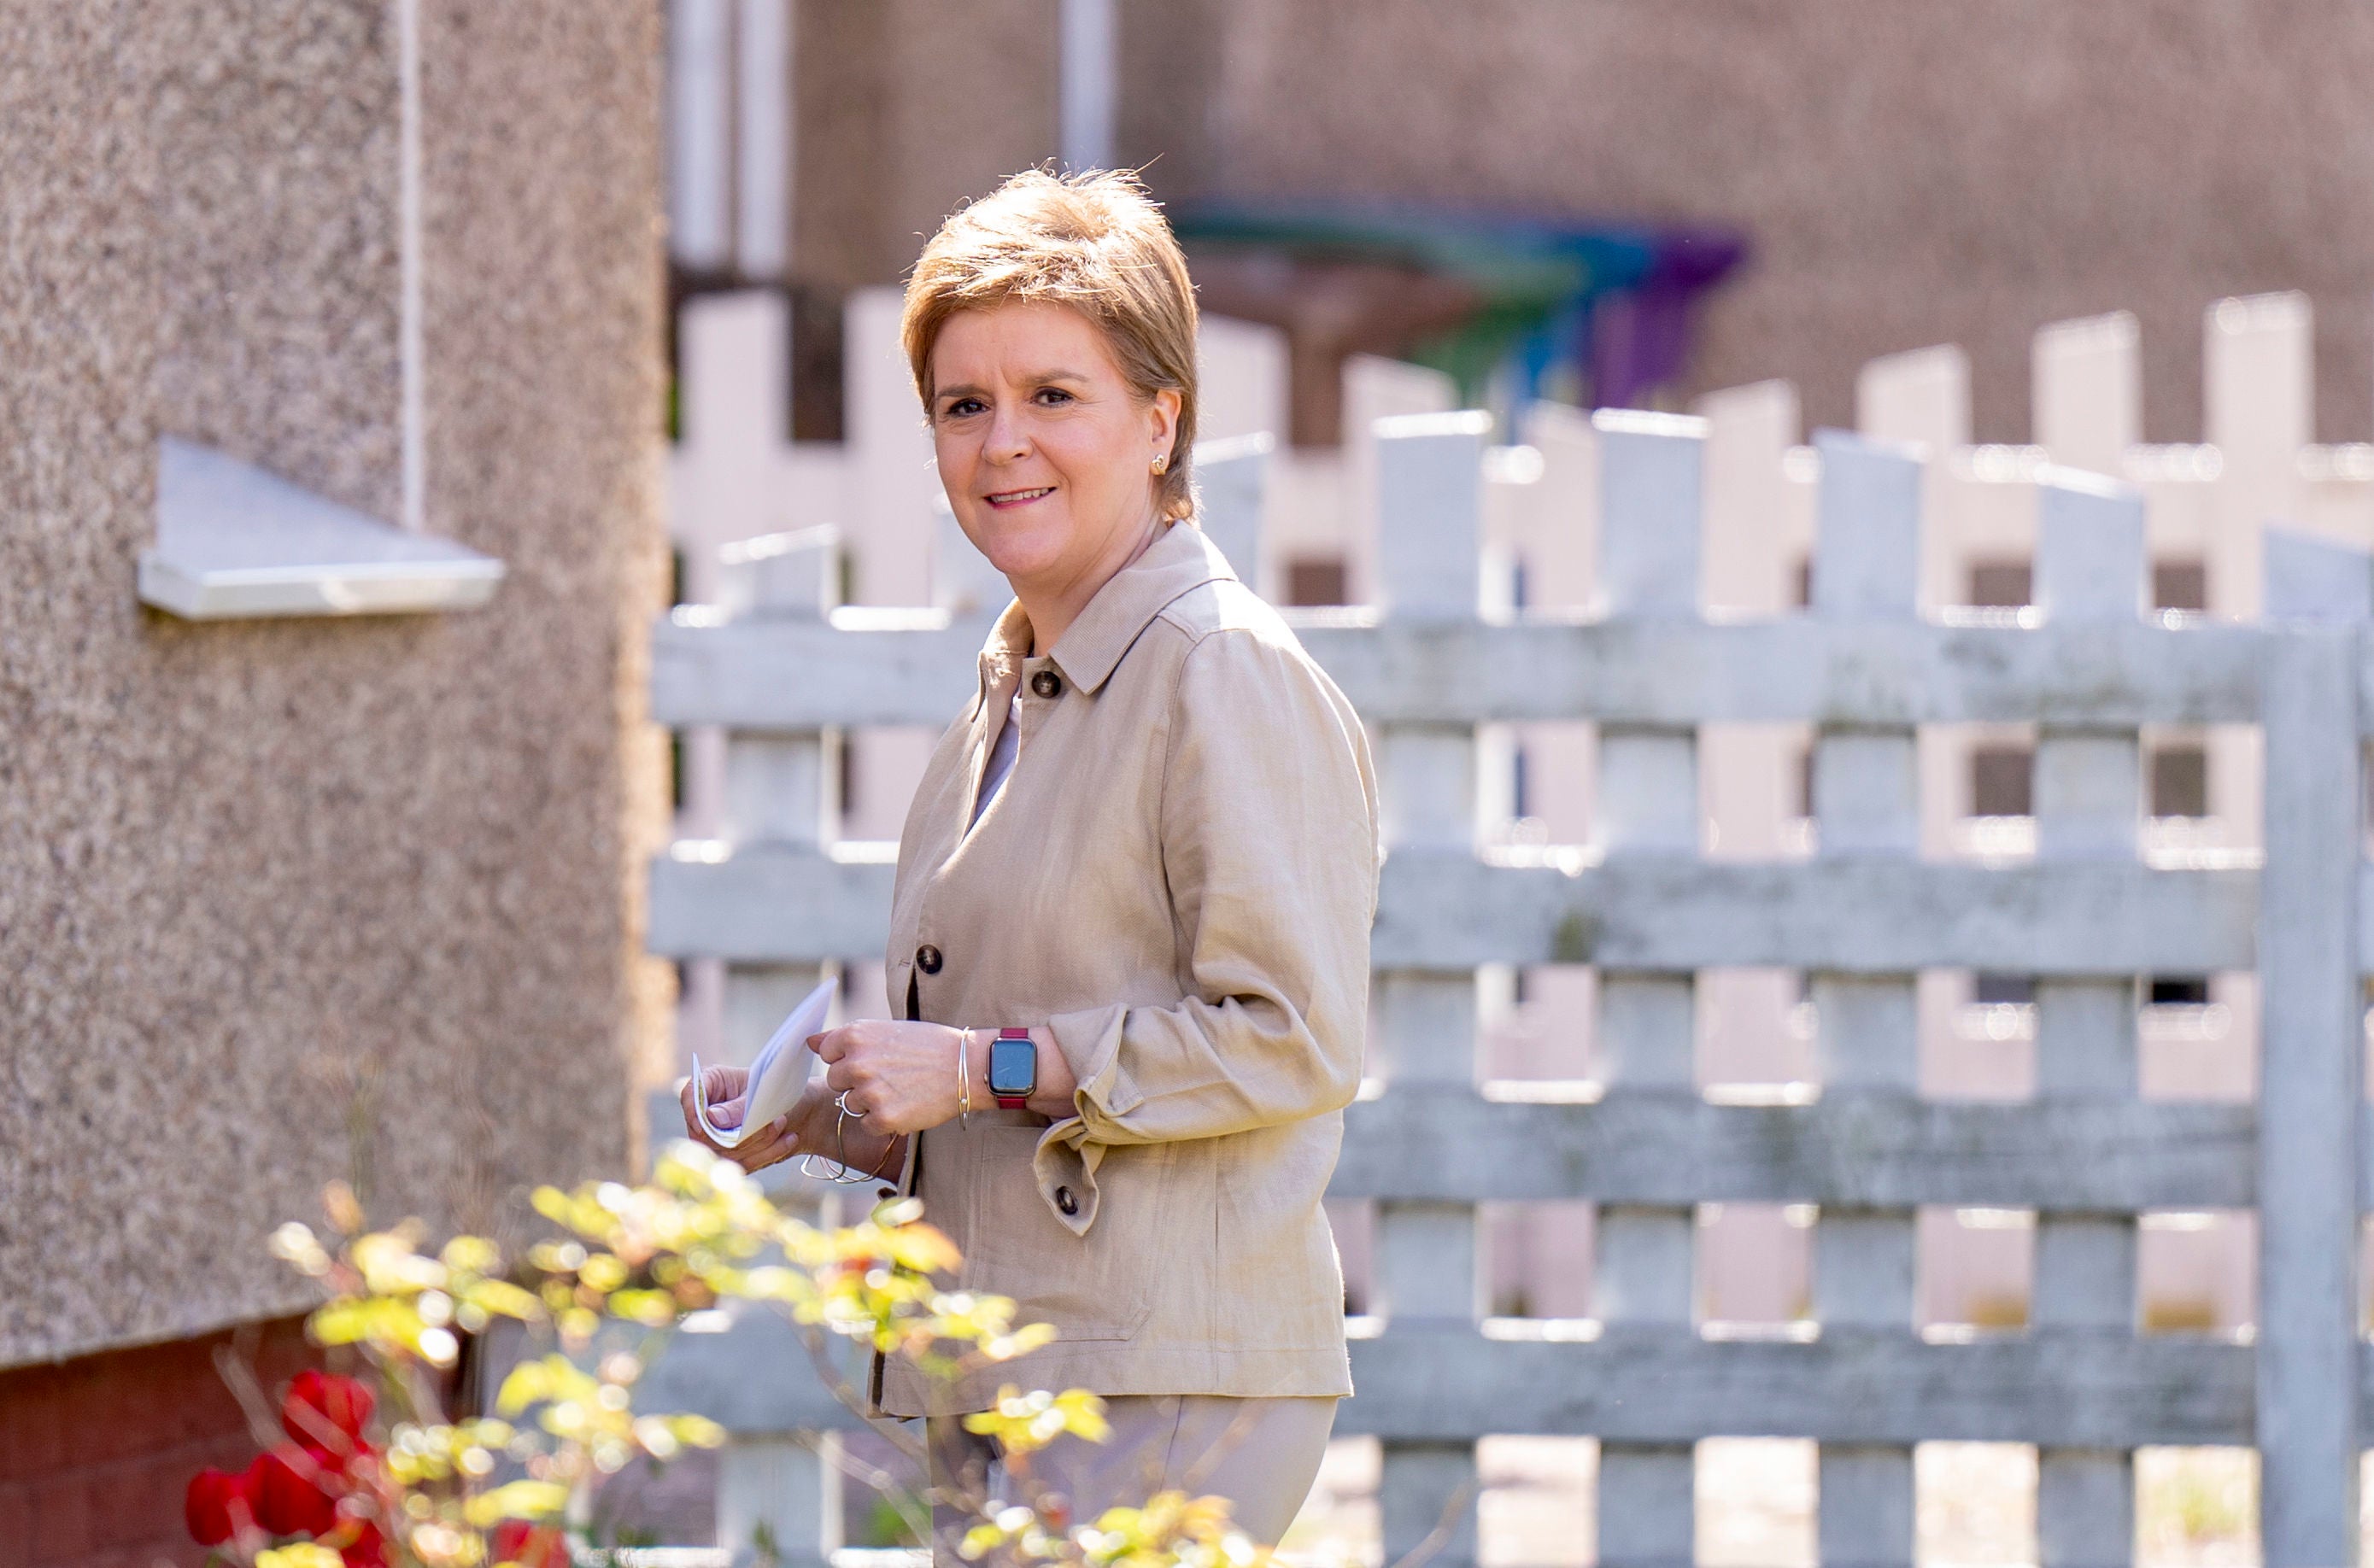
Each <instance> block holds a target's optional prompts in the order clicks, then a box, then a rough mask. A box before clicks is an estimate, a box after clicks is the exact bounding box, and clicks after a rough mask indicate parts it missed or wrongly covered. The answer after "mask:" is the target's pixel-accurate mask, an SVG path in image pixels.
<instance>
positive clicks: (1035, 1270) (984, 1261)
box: [963, 1126, 1210, 1340]
mask: <svg viewBox="0 0 2374 1568" xmlns="http://www.w3.org/2000/svg"><path fill="white" fill-rule="evenodd" d="M1043 1130H1044V1129H1043V1128H1040V1127H1035V1126H992V1127H988V1128H983V1129H981V1130H980V1131H979V1132H977V1133H975V1134H974V1138H975V1140H976V1141H977V1142H978V1144H979V1149H980V1157H979V1162H978V1164H976V1165H975V1167H974V1169H973V1171H972V1173H971V1174H972V1177H973V1180H972V1184H971V1186H972V1190H971V1193H970V1208H969V1212H968V1214H967V1222H968V1223H966V1226H965V1234H966V1237H967V1240H968V1241H969V1242H970V1247H969V1248H968V1250H967V1252H966V1255H965V1264H964V1276H963V1277H964V1284H965V1288H966V1289H967V1290H970V1291H976V1292H981V1293H988V1294H991V1295H1002V1296H1011V1297H1013V1298H1014V1300H1015V1303H1016V1312H1015V1319H1014V1320H1015V1322H1016V1323H1017V1324H1023V1323H1051V1324H1052V1325H1054V1327H1055V1331H1056V1333H1057V1335H1058V1336H1059V1339H1060V1340H1126V1339H1129V1338H1131V1337H1132V1336H1134V1334H1135V1333H1136V1332H1137V1331H1138V1329H1140V1328H1144V1327H1145V1325H1146V1317H1147V1316H1149V1315H1150V1314H1151V1313H1152V1312H1153V1310H1154V1275H1155V1269H1156V1266H1155V1259H1156V1258H1157V1257H1158V1255H1159V1253H1160V1251H1161V1249H1162V1247H1163V1246H1164V1240H1163V1238H1164V1236H1165V1235H1170V1236H1172V1237H1173V1238H1174V1239H1175V1238H1177V1237H1178V1236H1179V1234H1180V1233H1179V1224H1180V1223H1181V1220H1182V1219H1184V1218H1185V1217H1184V1216H1181V1215H1178V1214H1174V1213H1171V1212H1170V1211H1171V1210H1172V1209H1174V1208H1176V1207H1177V1206H1178V1205H1177V1197H1178V1193H1177V1188H1178V1184H1177V1183H1176V1182H1175V1181H1174V1180H1173V1179H1172V1166H1173V1164H1174V1163H1175V1160H1176V1155H1177V1146H1176V1145H1175V1144H1169V1143H1145V1144H1129V1145H1124V1146H1121V1147H1116V1148H1111V1149H1108V1150H1107V1151H1106V1152H1105V1157H1104V1163H1103V1164H1101V1165H1099V1167H1098V1170H1097V1177H1096V1179H1097V1189H1098V1192H1099V1202H1098V1209H1097V1223H1095V1224H1094V1225H1091V1226H1090V1227H1089V1228H1088V1234H1087V1235H1084V1236H1075V1235H1073V1234H1072V1233H1071V1231H1070V1230H1068V1229H1067V1228H1065V1226H1064V1224H1063V1223H1062V1222H1061V1221H1059V1220H1057V1219H1056V1218H1055V1216H1054V1215H1053V1214H1052V1213H1051V1212H1049V1211H1048V1208H1047V1202H1046V1199H1043V1198H1041V1197H1040V1195H1039V1181H1038V1177H1037V1176H1036V1175H1035V1174H1034V1171H1033V1168H1032V1155H1033V1154H1034V1153H1036V1152H1037V1150H1038V1147H1039V1135H1040V1133H1041V1132H1042V1131H1043ZM1202 1218H1203V1221H1204V1223H1205V1224H1208V1223H1210V1220H1209V1216H1204V1217H1202Z"/></svg>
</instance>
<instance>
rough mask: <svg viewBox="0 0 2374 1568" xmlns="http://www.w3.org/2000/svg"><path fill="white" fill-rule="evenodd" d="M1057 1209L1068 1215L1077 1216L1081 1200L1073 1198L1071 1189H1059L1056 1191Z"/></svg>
mask: <svg viewBox="0 0 2374 1568" xmlns="http://www.w3.org/2000/svg"><path fill="white" fill-rule="evenodd" d="M1055 1207H1056V1208H1058V1209H1061V1210H1062V1211H1064V1213H1065V1214H1066V1215H1072V1214H1076V1213H1078V1212H1079V1211H1080V1200H1079V1199H1076V1198H1075V1197H1073V1196H1072V1189H1071V1188H1068V1187H1059V1188H1056V1189H1055Z"/></svg>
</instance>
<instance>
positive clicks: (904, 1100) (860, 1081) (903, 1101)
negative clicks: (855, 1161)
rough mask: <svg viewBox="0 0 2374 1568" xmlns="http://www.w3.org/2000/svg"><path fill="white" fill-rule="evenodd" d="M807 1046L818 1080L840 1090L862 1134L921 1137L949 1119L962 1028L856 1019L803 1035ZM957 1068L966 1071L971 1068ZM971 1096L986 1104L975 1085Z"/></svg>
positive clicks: (968, 1065) (954, 1109)
mask: <svg viewBox="0 0 2374 1568" xmlns="http://www.w3.org/2000/svg"><path fill="white" fill-rule="evenodd" d="M808 1048H809V1049H811V1050H813V1051H815V1052H816V1054H817V1055H818V1056H820V1057H822V1058H823V1059H825V1062H826V1063H827V1066H826V1068H825V1075H824V1081H825V1082H826V1083H827V1084H828V1085H829V1086H830V1087H831V1088H833V1089H834V1090H836V1091H840V1092H841V1093H842V1095H843V1098H842V1103H843V1104H845V1105H846V1106H848V1107H849V1113H850V1115H852V1117H864V1121H865V1129H866V1130H867V1131H869V1132H874V1133H882V1134H895V1133H901V1132H921V1131H923V1129H926V1128H932V1127H937V1126H939V1125H940V1123H942V1122H944V1121H946V1120H948V1119H949V1118H950V1117H954V1116H955V1115H956V1114H957V1108H958V1102H957V1055H958V1052H959V1051H962V1050H963V1049H964V1048H965V1043H964V1032H963V1031H962V1030H959V1029H951V1028H949V1027H948V1026H947V1025H946V1024H903V1023H894V1022H892V1021H891V1020H889V1019H887V1018H861V1019H859V1020H857V1021H856V1022H855V1023H853V1024H842V1025H841V1026H840V1028H838V1029H832V1030H828V1031H827V1032H826V1033H824V1034H821V1035H811V1036H808ZM965 1070H966V1071H967V1072H968V1073H970V1072H971V1071H973V1064H972V1063H971V1062H970V1061H968V1062H966V1064H965ZM973 1092H974V1095H975V1099H974V1102H973V1103H974V1104H975V1105H976V1106H980V1105H985V1104H986V1103H987V1099H986V1096H985V1095H984V1094H982V1092H981V1084H980V1082H978V1081H977V1080H976V1081H975V1082H974V1084H973Z"/></svg>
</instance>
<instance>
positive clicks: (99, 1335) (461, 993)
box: [0, 0, 664, 1363]
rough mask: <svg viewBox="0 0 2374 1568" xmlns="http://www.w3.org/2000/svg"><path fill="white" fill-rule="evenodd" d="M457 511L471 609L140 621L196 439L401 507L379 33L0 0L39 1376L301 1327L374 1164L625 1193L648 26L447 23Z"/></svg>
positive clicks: (634, 1014)
mask: <svg viewBox="0 0 2374 1568" xmlns="http://www.w3.org/2000/svg"><path fill="white" fill-rule="evenodd" d="M423 11H424V13H425V15H424V18H423V40H424V64H425V69H424V95H425V113H424V125H425V128H426V135H425V148H426V191H427V218H428V222H427V230H428V232H427V241H428V242H427V250H426V253H427V306H428V314H427V320H428V339H429V344H428V346H429V369H428V388H429V472H430V484H429V506H428V509H429V526H430V527H431V528H432V529H433V530H435V531H436V532H441V533H445V534H448V535H450V536H452V537H454V538H457V539H460V540H462V541H463V542H464V543H466V544H472V545H474V546H476V547H478V548H480V549H484V550H487V551H489V552H491V553H493V554H495V555H498V556H501V557H502V558H503V559H504V560H505V561H507V562H508V563H509V565H510V568H511V579H510V580H509V581H508V582H506V583H505V585H504V586H503V588H502V590H501V591H500V593H499V595H498V596H497V599H496V602H495V603H494V605H493V606H492V607H490V608H488V609H487V610H484V611H479V612H476V613H470V614H456V615H447V616H425V617H385V618H371V619H358V620H347V621H288V622H278V623H246V624H221V625H206V626H198V625H188V624H183V623H180V622H177V621H174V620H172V619H170V617H166V616H163V615H160V614H157V613H155V612H151V611H145V610H143V609H142V608H141V607H139V605H138V604H137V603H135V599H134V593H133V573H134V562H135V557H136V556H137V554H138V552H139V550H140V548H141V547H142V545H143V544H145V543H146V542H147V539H148V538H149V536H150V534H151V532H152V528H153V520H152V515H151V507H152V505H153V486H154V475H155V452H156V443H157V438H158V437H159V434H160V433H162V432H168V431H170V432H174V433H182V434H190V435H194V436H198V437H200V438H202V439H206V440H209V441H212V442H214V443H217V444H218V445H220V446H222V447H223V448H225V449H226V450H228V451H232V452H234V453H237V454H239V455H241V456H244V457H248V458H251V459H253V460H256V461H259V462H264V463H266V464H267V465H269V466H271V467H274V468H276V469H278V470H280V471H281V472H283V473H286V474H288V475H289V476H290V477H292V478H294V479H297V480H299V481H300V482H301V483H305V484H308V485H311V486H315V487H317V488H319V489H321V490H323V491H325V492H327V493H328V494H331V495H333V496H336V497H341V498H343V499H346V500H348V501H352V502H356V503H358V504H361V505H363V506H366V507H368V508H370V509H373V510H376V511H378V512H380V513H382V515H387V514H390V513H392V511H393V509H394V505H395V498H396V496H397V493H398V476H397V457H396V453H397V447H398V434H397V429H398V427H397V401H398V392H397V380H396V367H395V358H394V342H395V319H396V318H395V310H396V282H395V280H396V262H395V247H396V238H395V234H396V231H395V189H396V170H395V156H396V154H395V148H396V124H395V77H394V37H393V32H392V26H393V24H392V22H391V20H390V7H389V6H386V5H385V4H383V3H382V0H192V3H181V4H175V5H171V6H154V5H141V4H136V3H133V0H77V3H76V4H75V5H72V6H58V5H54V4H50V3H47V0H0V167H5V168H6V170H8V171H9V172H8V178H7V179H6V181H0V1279H6V1281H7V1288H6V1290H5V1291H0V1363H12V1362H20V1361H26V1360H32V1359H41V1358H50V1357H57V1356H62V1355H65V1354H69V1353H73V1352H79V1351H84V1350H88V1349H90V1348H93V1347H98V1346H103V1345H110V1344H122V1343H128V1342H134V1341H139V1340H161V1339H168V1338H173V1337H178V1336H182V1335H187V1334H191V1333H194V1332H198V1331H201V1330H204V1329H206V1328H212V1327H215V1326H217V1325H220V1324H223V1323H227V1322H229V1321H232V1320H235V1319H241V1318H249V1317H254V1316H262V1315H265V1314H268V1313H272V1312H276V1311H280V1310H286V1309H288V1308H289V1307H290V1306H292V1305H296V1304H297V1303H298V1302H299V1300H300V1297H299V1295H298V1293H296V1292H295V1291H293V1290H292V1289H291V1288H290V1286H289V1284H288V1281H285V1280H284V1279H283V1278H282V1277H281V1275H280V1271H279V1267H278V1265H276V1264H275V1263H273V1262H272V1261H271V1260H270V1259H269V1258H267V1257H266V1256H265V1255H264V1251H263V1246H262V1244H263V1238H264V1235H266V1233H268V1231H269V1230H270V1228H271V1227H272V1226H273V1225H274V1224H276V1223H278V1222H280V1221H282V1220H284V1219H287V1218H289V1217H291V1216H310V1215H311V1213H312V1212H313V1211H314V1194H315V1193H316V1191H317V1190H318V1188H319V1186H320V1184H321V1183H322V1182H323V1181H324V1180H325V1179H327V1178H329V1177H332V1176H351V1177H355V1178H358V1180H360V1181H361V1183H362V1184H363V1185H364V1187H365V1188H366V1189H367V1193H368V1197H369V1199H370V1205H371V1207H372V1209H373V1211H375V1213H376V1214H377V1215H379V1216H381V1217H394V1216H396V1215H400V1214H403V1213H407V1212H421V1213H425V1214H428V1215H429V1216H431V1217H432V1219H433V1220H435V1221H436V1222H438V1223H449V1222H458V1223H468V1224H473V1225H478V1224H488V1223H496V1222H497V1221H498V1220H499V1217H500V1216H501V1215H502V1214H503V1213H504V1212H505V1211H507V1210H511V1211H515V1209H511V1206H512V1205H514V1204H515V1202H516V1199H517V1196H518V1194H519V1192H520V1190H521V1188H523V1184H526V1183H529V1182H532V1181H535V1180H542V1179H551V1178H561V1179H567V1178H572V1177H575V1176H582V1175H587V1174H592V1173H594V1172H597V1171H601V1172H615V1171H618V1170H621V1169H623V1168H624V1167H625V1165H626V1164H627V1161H628V1159H629V1154H630V1148H631V1134H630V1123H629V1104H630V1097H631V1091H630V1087H629V1081H630V1078H632V1077H633V1076H634V1075H635V1074H636V1073H638V1072H645V1071H656V1070H657V1069H658V1068H659V1066H660V1065H661V1056H660V1050H659V1048H658V1047H659V1041H660V1036H659V1034H658V1031H659V1029H660V1028H661V1026H662V1022H663V1016H664V974H663V973H662V972H661V971H659V970H658V969H657V968H656V967H655V966H653V965H651V964H650V963H649V962H648V961H645V960H642V959H641V957H640V951H641V927H640V920H641V902H640V885H641V859H642V857H643V855H645V854H646V853H648V851H649V850H650V848H652V844H653V842H654V841H655V840H656V838H657V837H658V833H659V829H660V822H661V817H662V813H663V809H664V808H663V802H662V798H661V797H662V793H663V790H664V772H663V771H662V762H663V754H662V753H661V751H660V749H659V748H660V741H659V737H658V736H657V734H656V733H655V732H654V731H651V730H650V729H649V728H648V727H647V726H646V725H644V724H643V723H642V722H641V694H642V685H643V664H642V660H643V640H642V638H643V627H644V626H645V624H646V622H647V619H648V617H649V616H650V615H651V614H652V613H653V612H654V610H655V609H656V608H657V607H658V605H659V604H660V603H661V601H662V596H663V586H662V585H663V580H664V550H663V546H662V544H661V537H660V532H659V527H658V517H657V507H658V501H657V489H656V481H657V462H658V458H659V445H658V442H659V382H658V346H659V303H660V288H661V257H660V235H659V230H658V216H657V214H658V201H657V192H658V165H657V147H658V127H657V123H656V105H657V101H658V82H657V72H658V60H659V34H658V18H657V15H656V8H655V6H653V5H652V3H651V0H506V3H505V4H503V5H501V6H483V5H473V4H470V3H469V0H424V5H423Z"/></svg>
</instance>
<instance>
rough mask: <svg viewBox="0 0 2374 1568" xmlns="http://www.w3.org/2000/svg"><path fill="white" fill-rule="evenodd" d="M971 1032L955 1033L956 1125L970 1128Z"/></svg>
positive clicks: (960, 1031) (960, 1030) (965, 1030)
mask: <svg viewBox="0 0 2374 1568" xmlns="http://www.w3.org/2000/svg"><path fill="white" fill-rule="evenodd" d="M971 1055H972V1031H971V1030H970V1029H959V1030H958V1031H957V1125H958V1127H960V1128H966V1129H970V1127H971V1126H972V1063H971V1061H970V1057H971Z"/></svg>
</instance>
